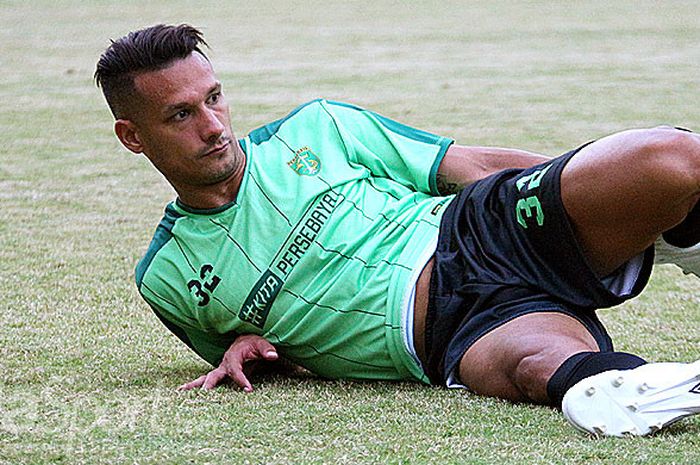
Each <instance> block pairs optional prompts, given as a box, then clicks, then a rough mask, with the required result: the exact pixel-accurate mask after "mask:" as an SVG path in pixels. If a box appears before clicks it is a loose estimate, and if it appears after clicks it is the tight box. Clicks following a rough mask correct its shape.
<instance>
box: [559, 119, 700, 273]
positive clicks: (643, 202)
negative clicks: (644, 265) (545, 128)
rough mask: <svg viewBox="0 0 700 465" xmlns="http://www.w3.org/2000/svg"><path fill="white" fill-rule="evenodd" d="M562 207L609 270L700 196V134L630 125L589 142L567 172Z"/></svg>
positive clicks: (597, 265) (593, 256)
mask: <svg viewBox="0 0 700 465" xmlns="http://www.w3.org/2000/svg"><path fill="white" fill-rule="evenodd" d="M561 195H562V201H563V203H564V208H565V209H566V212H567V214H568V215H569V218H570V220H571V223H572V224H573V227H574V230H575V233H576V235H577V238H578V240H579V242H580V244H581V246H582V247H583V249H584V253H585V254H586V256H587V258H588V259H589V261H590V264H591V265H592V266H593V269H594V270H595V271H596V272H597V273H598V274H599V276H604V275H606V274H608V273H610V272H612V271H614V270H615V269H616V268H617V267H619V266H620V265H622V264H623V263H624V262H626V261H627V260H629V259H630V258H632V257H633V256H635V255H637V254H639V253H640V252H642V251H643V250H644V249H646V248H647V247H649V246H650V245H651V244H653V243H654V241H655V240H656V238H657V237H658V236H659V235H660V234H661V233H662V232H664V231H667V230H668V229H670V228H672V227H673V226H675V225H677V224H678V223H680V222H681V221H682V220H683V219H684V218H685V217H686V215H687V214H688V212H690V210H691V209H692V208H693V206H694V205H695V204H696V203H697V201H698V197H700V138H699V137H698V136H697V135H694V134H690V133H687V132H683V131H678V130H675V129H670V128H655V129H647V130H632V131H625V132H621V133H618V134H614V135H612V136H608V137H605V138H603V139H600V140H598V141H596V142H594V143H592V144H591V145H588V146H586V147H584V148H583V149H582V150H581V151H580V152H579V153H577V154H576V155H575V156H574V157H573V158H572V159H571V160H570V161H569V163H568V164H567V166H566V167H565V168H564V171H563V172H562V176H561Z"/></svg>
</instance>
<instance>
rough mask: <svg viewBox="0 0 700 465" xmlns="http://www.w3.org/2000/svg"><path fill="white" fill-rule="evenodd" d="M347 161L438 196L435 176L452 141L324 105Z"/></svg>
mask: <svg viewBox="0 0 700 465" xmlns="http://www.w3.org/2000/svg"><path fill="white" fill-rule="evenodd" d="M323 105H324V106H325V107H326V108H327V110H328V112H329V113H330V114H331V115H332V117H333V120H334V122H335V124H336V125H337V126H338V131H339V132H340V134H341V137H342V138H343V141H344V143H345V146H346V150H347V152H348V157H350V161H351V162H354V163H358V164H360V165H363V166H365V167H366V168H367V169H369V170H370V172H371V173H372V175H374V176H377V177H385V178H390V179H393V180H395V181H398V182H399V183H401V184H403V185H405V186H408V187H409V188H411V189H412V190H414V191H419V192H425V193H428V194H431V195H439V193H438V190H437V184H436V179H435V175H436V173H437V169H438V166H439V165H440V162H441V161H442V159H443V157H444V156H445V153H446V152H447V149H448V148H449V146H450V145H451V144H452V143H453V142H454V140H453V139H449V138H446V137H441V136H437V135H435V134H431V133H429V132H426V131H421V130H419V129H414V128H411V127H409V126H406V125H404V124H401V123H398V122H396V121H394V120H391V119H389V118H386V117H384V116H381V115H379V114H377V113H374V112H372V111H368V110H364V109H362V108H359V107H356V106H354V105H348V104H346V103H339V102H332V101H324V102H323Z"/></svg>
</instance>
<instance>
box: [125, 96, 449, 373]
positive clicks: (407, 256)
mask: <svg viewBox="0 0 700 465" xmlns="http://www.w3.org/2000/svg"><path fill="white" fill-rule="evenodd" d="M239 143H240V145H241V147H242V149H243V151H244V152H245V154H246V167H245V173H244V175H243V179H242V182H241V186H240V190H239V192H238V195H237V197H236V199H235V201H233V202H231V203H229V204H227V205H224V206H222V207H220V208H216V209H213V210H196V209H192V208H188V207H187V206H185V205H183V204H182V203H180V202H179V201H175V202H172V203H170V204H169V205H168V206H167V208H166V210H165V216H164V217H163V219H162V221H161V222H160V224H159V226H158V228H157V230H156V232H155V235H154V238H153V241H152V242H151V245H150V247H149V249H148V251H147V252H146V254H145V256H144V258H143V259H142V260H141V261H140V262H139V264H138V266H137V268H136V283H137V285H138V288H139V291H140V292H141V294H142V295H143V297H144V298H145V300H146V301H147V302H148V303H149V304H150V306H151V307H152V308H153V310H154V311H155V313H156V314H157V315H158V317H159V318H160V319H161V321H163V323H165V325H166V326H167V327H168V328H169V329H170V330H171V331H173V332H174V333H175V334H176V335H177V336H178V337H179V338H180V339H182V340H183V341H184V342H185V343H186V344H187V345H188V346H190V347H191V348H192V349H193V350H194V351H195V352H196V353H197V354H199V355H200V356H201V357H202V358H204V359H205V360H206V361H208V362H209V363H211V364H212V365H217V364H218V363H220V361H221V359H222V357H223V354H224V352H225V351H226V349H227V348H228V347H229V345H230V344H231V342H232V341H233V340H234V339H235V337H236V336H237V335H239V334H257V335H260V336H263V337H264V338H266V339H267V340H269V341H270V342H272V343H273V344H274V345H275V346H276V347H277V348H278V351H279V352H280V354H281V355H282V356H284V357H286V358H288V359H290V360H292V361H293V362H295V363H297V364H299V365H302V366H304V367H306V368H308V369H309V370H311V371H313V372H315V373H317V374H319V375H321V376H325V377H330V378H356V379H385V380H398V379H419V380H422V381H424V382H427V378H426V377H425V375H424V373H423V371H422V370H421V369H420V367H419V365H418V364H417V363H416V362H415V360H414V358H413V357H412V356H411V355H410V354H409V352H408V350H407V349H406V345H405V344H404V336H405V334H403V333H402V331H405V330H406V328H405V326H406V325H405V324H402V318H403V317H404V316H405V315H402V310H403V309H404V308H405V306H406V299H407V295H408V294H407V292H409V293H410V290H411V286H413V284H414V282H415V279H416V278H417V276H418V273H419V272H420V268H421V267H422V266H423V265H424V259H425V258H424V257H425V252H426V250H427V249H428V247H429V246H430V244H434V242H435V240H436V237H437V234H438V230H439V224H440V218H441V215H442V212H443V207H444V206H445V205H446V203H447V202H449V200H450V199H451V197H440V196H439V195H438V192H437V188H436V184H435V173H436V171H437V168H438V165H439V164H440V161H441V160H442V158H443V156H444V155H445V152H446V151H447V148H448V147H449V145H450V144H451V143H452V140H451V139H446V138H444V137H439V136H435V135H433V134H429V133H427V132H423V131H419V130H416V129H412V128H409V127H407V126H404V125H402V124H399V123H396V122H394V121H392V120H389V119H387V118H384V117H382V116H380V115H377V114H375V113H373V112H370V111H366V110H363V109H361V108H357V107H355V106H351V105H347V104H342V103H336V102H329V101H326V100H314V101H312V102H309V103H307V104H305V105H302V106H300V107H299V108H297V109H295V110H294V111H293V112H292V113H290V114H289V115H288V116H287V117H285V118H283V119H281V120H278V121H276V122H274V123H271V124H268V125H266V126H264V127H262V128H259V129H257V130H255V131H253V132H251V133H250V134H249V135H248V136H247V137H245V138H243V139H241V140H240V141H239ZM421 257H423V260H421ZM407 330H408V331H411V330H412V328H408V329H407Z"/></svg>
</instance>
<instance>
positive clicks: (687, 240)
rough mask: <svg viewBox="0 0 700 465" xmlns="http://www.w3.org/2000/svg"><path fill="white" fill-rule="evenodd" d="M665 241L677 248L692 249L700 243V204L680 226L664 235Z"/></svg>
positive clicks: (699, 203)
mask: <svg viewBox="0 0 700 465" xmlns="http://www.w3.org/2000/svg"><path fill="white" fill-rule="evenodd" d="M662 236H663V238H664V240H665V241H666V242H668V243H669V244H671V245H673V246H675V247H681V248H686V247H692V246H694V245H695V244H697V243H698V242H700V202H698V203H696V204H695V206H694V207H693V209H692V210H690V213H688V216H686V217H685V219H684V220H683V222H682V223H681V224H679V225H678V226H676V227H674V228H671V229H669V230H668V231H666V232H665V233H663V234H662Z"/></svg>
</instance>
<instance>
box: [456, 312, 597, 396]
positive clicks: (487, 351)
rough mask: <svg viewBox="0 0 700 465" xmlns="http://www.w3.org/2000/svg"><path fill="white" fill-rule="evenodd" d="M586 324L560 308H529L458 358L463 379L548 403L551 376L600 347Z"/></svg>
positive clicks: (488, 391)
mask: <svg viewBox="0 0 700 465" xmlns="http://www.w3.org/2000/svg"><path fill="white" fill-rule="evenodd" d="M598 350H599V348H598V344H597V343H596V341H595V339H594V338H593V336H592V335H591V334H590V333H589V331H588V329H586V327H585V326H584V325H583V324H582V323H581V322H579V321H578V320H576V319H575V318H573V317H570V316H568V315H564V314H561V313H553V312H551V313H544V312H543V313H530V314H527V315H523V316H520V317H518V318H515V319H513V320H511V321H509V322H507V323H505V324H504V325H502V326H500V327H498V328H496V329H495V330H493V331H491V332H489V333H488V334H486V335H485V336H483V337H481V338H480V339H478V340H477V341H476V342H475V343H474V344H473V345H472V346H471V347H470V348H469V349H468V350H467V352H466V353H465V354H464V356H463V357H462V360H461V361H460V364H459V376H460V379H461V381H462V382H463V383H464V384H465V385H467V386H468V387H469V388H470V389H471V390H472V391H474V392H475V393H477V394H481V395H485V396H491V397H500V398H503V399H508V400H511V401H514V402H526V401H527V402H536V403H547V402H548V398H547V382H548V381H549V378H550V377H551V376H552V374H553V373H554V372H555V371H556V369H557V368H558V367H559V366H560V365H561V364H562V363H563V362H564V361H565V360H566V359H568V358H569V357H571V356H572V355H574V354H576V353H579V352H586V351H598Z"/></svg>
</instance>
